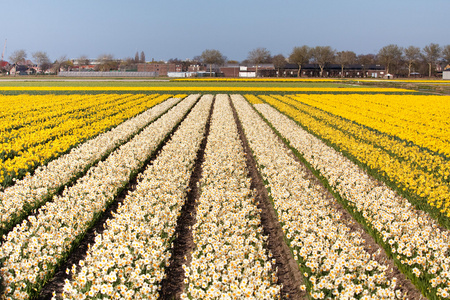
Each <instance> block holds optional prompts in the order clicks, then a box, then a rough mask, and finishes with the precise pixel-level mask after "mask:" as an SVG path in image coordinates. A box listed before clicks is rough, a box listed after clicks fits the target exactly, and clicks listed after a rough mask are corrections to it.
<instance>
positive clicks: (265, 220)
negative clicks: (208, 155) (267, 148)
mask: <svg viewBox="0 0 450 300" xmlns="http://www.w3.org/2000/svg"><path fill="white" fill-rule="evenodd" d="M231 105H232V108H233V114H234V118H235V121H236V124H237V126H238V132H239V136H240V138H241V142H242V145H243V147H244V151H245V155H246V158H247V169H248V171H249V176H250V177H251V179H252V180H251V189H252V190H253V191H254V195H255V199H256V201H257V203H258V208H259V209H261V210H262V211H261V224H262V226H263V232H264V234H265V235H266V236H267V237H268V240H267V248H268V250H269V251H270V252H271V253H272V255H273V258H275V260H276V265H275V266H274V271H275V268H276V269H277V276H278V283H279V284H281V285H283V288H282V290H281V296H282V298H283V299H305V298H306V296H307V295H306V292H303V291H301V290H300V285H302V284H303V276H302V275H301V272H300V269H299V267H298V264H297V262H296V261H295V260H294V258H293V257H292V254H291V251H290V249H289V247H288V246H287V244H286V242H285V240H284V234H283V230H282V228H281V225H280V223H279V222H278V218H277V216H276V213H275V210H274V208H273V206H272V203H271V201H270V199H269V196H268V193H267V189H266V187H265V186H264V182H263V180H262V177H261V175H260V173H259V172H258V168H257V166H256V162H255V159H254V158H253V154H252V151H251V148H250V146H249V144H248V141H247V138H246V137H245V133H244V130H243V128H242V125H241V123H240V121H239V118H238V116H237V113H236V109H235V108H234V106H233V103H231Z"/></svg>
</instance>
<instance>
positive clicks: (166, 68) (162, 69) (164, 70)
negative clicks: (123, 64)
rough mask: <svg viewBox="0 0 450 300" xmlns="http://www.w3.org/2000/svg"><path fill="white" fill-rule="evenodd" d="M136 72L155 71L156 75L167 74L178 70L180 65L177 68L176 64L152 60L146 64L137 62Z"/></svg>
mask: <svg viewBox="0 0 450 300" xmlns="http://www.w3.org/2000/svg"><path fill="white" fill-rule="evenodd" d="M137 70H138V72H155V73H157V74H158V75H157V76H167V74H168V73H169V72H180V71H181V69H180V67H179V68H178V70H177V65H176V64H166V63H159V62H152V63H148V64H138V65H137Z"/></svg>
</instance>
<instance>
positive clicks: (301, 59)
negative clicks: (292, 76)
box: [289, 45, 312, 77]
mask: <svg viewBox="0 0 450 300" xmlns="http://www.w3.org/2000/svg"><path fill="white" fill-rule="evenodd" d="M311 54H312V53H311V48H310V47H308V46H306V45H304V46H301V47H294V49H293V50H292V53H291V55H289V61H290V62H291V63H294V64H297V65H298V72H297V77H300V73H301V70H302V65H304V64H307V63H309V60H310V59H311Z"/></svg>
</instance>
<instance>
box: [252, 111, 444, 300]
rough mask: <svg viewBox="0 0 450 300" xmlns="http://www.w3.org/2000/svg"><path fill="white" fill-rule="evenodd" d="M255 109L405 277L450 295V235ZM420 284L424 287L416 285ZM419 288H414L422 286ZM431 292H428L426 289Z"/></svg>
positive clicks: (288, 125)
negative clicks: (359, 219)
mask: <svg viewBox="0 0 450 300" xmlns="http://www.w3.org/2000/svg"><path fill="white" fill-rule="evenodd" d="M255 107H256V108H257V109H258V110H259V111H260V112H261V113H262V114H263V115H264V116H265V117H266V118H267V119H268V120H269V122H270V123H271V124H272V125H273V126H275V128H276V129H277V130H278V131H279V132H280V134H281V135H283V136H284V137H285V138H286V139H287V140H289V142H290V144H291V146H293V147H294V148H295V149H297V150H298V151H299V152H300V153H301V154H302V155H303V156H304V158H305V159H306V160H307V161H308V162H309V163H310V164H311V165H312V166H313V167H314V168H315V169H316V170H318V171H319V172H320V174H321V175H322V176H323V177H324V178H326V179H327V181H328V182H329V184H330V186H331V187H332V188H333V190H334V191H335V192H337V193H339V195H341V197H342V198H343V199H345V200H346V201H348V204H349V205H350V206H351V207H352V209H353V210H355V211H357V212H358V214H359V215H361V216H362V217H363V218H364V219H365V221H366V223H367V224H368V226H370V227H372V230H374V231H375V232H376V233H377V234H378V236H379V237H381V239H382V241H383V242H384V244H385V246H386V247H388V248H389V249H390V251H391V252H392V253H393V256H394V258H395V260H396V261H397V262H400V263H401V264H402V265H403V269H405V268H406V269H408V271H407V273H409V276H414V277H418V278H420V280H422V282H427V285H428V286H427V287H425V289H427V290H429V288H430V287H431V288H433V289H435V293H436V294H437V295H438V296H441V297H443V298H449V297H450V235H449V232H448V231H447V230H441V229H439V226H438V224H437V223H436V221H435V220H434V219H433V218H431V217H430V216H429V215H428V214H427V213H425V212H423V211H420V210H417V209H415V208H414V207H413V206H412V205H411V204H410V203H409V202H408V201H407V200H406V199H405V198H403V197H400V196H399V195H397V194H396V193H395V192H394V191H392V190H391V189H390V188H389V187H387V186H386V185H385V184H383V183H380V182H378V181H376V180H374V179H372V178H371V177H370V176H368V175H367V173H365V172H364V171H363V170H362V169H361V168H359V167H358V166H357V165H356V164H354V163H353V162H351V161H350V160H349V159H347V158H346V157H344V156H343V155H342V154H341V153H339V152H337V151H336V150H334V149H333V148H331V147H329V146H327V145H326V144H325V143H324V142H322V141H321V140H319V139H318V138H316V137H314V136H313V135H311V134H309V133H308V132H306V131H305V130H303V129H302V128H301V127H299V126H298V125H297V124H295V122H293V121H292V120H290V119H289V118H288V117H286V116H285V115H283V114H281V113H280V112H278V111H277V110H275V109H274V108H272V107H270V106H268V105H267V104H258V105H255ZM421 285H423V284H421ZM421 285H420V284H419V287H420V286H421ZM429 292H431V293H432V291H429Z"/></svg>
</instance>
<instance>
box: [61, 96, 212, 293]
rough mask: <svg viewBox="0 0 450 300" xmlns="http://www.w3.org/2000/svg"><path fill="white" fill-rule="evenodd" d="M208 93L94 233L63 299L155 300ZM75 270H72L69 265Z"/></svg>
mask: <svg viewBox="0 0 450 300" xmlns="http://www.w3.org/2000/svg"><path fill="white" fill-rule="evenodd" d="M212 99H213V96H212V95H206V96H203V97H202V98H201V99H200V101H199V103H198V104H197V105H196V106H195V107H194V108H193V109H192V111H191V113H190V114H189V115H188V116H187V118H186V119H185V120H184V121H183V122H182V123H181V125H180V127H179V128H178V130H177V131H176V132H175V134H174V135H173V137H172V138H171V140H170V141H169V142H168V143H167V144H166V145H165V146H164V148H163V149H162V151H161V153H160V154H159V155H158V157H157V158H156V159H155V160H154V162H153V164H152V165H151V166H149V167H148V168H147V169H146V170H145V172H144V173H143V174H141V180H140V182H139V184H138V185H137V187H136V189H135V191H133V192H132V193H130V194H129V195H127V197H126V198H125V200H124V202H123V205H122V206H120V208H119V209H118V211H117V213H116V214H114V218H112V219H109V220H108V221H107V227H106V229H105V231H104V232H103V234H101V235H97V236H96V238H95V244H94V245H93V246H92V247H91V248H90V249H89V251H88V253H87V257H86V258H85V259H84V260H83V261H81V262H80V264H79V265H80V267H79V271H78V272H76V273H74V274H73V278H72V281H71V282H69V281H67V282H66V284H65V286H64V294H63V298H65V299H80V298H82V297H83V296H85V297H87V298H96V297H97V298H103V297H107V298H120V297H122V298H125V299H127V298H128V299H141V298H146V299H157V298H158V297H159V294H158V290H159V288H160V282H161V280H162V279H163V278H164V277H165V273H164V272H165V270H164V268H165V266H167V265H168V260H169V258H170V256H171V254H170V252H169V251H168V249H170V248H171V239H172V237H173V233H174V231H175V226H176V222H177V218H178V216H179V214H180V211H181V208H182V206H183V204H184V202H185V198H186V194H187V187H188V185H189V180H190V177H191V173H192V169H193V166H194V163H195V159H196V155H197V152H198V149H199V147H200V144H201V142H202V139H203V137H204V133H205V126H206V122H207V119H208V115H209V112H210V110H211V104H212ZM73 270H74V271H76V267H75V266H74V267H73Z"/></svg>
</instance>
